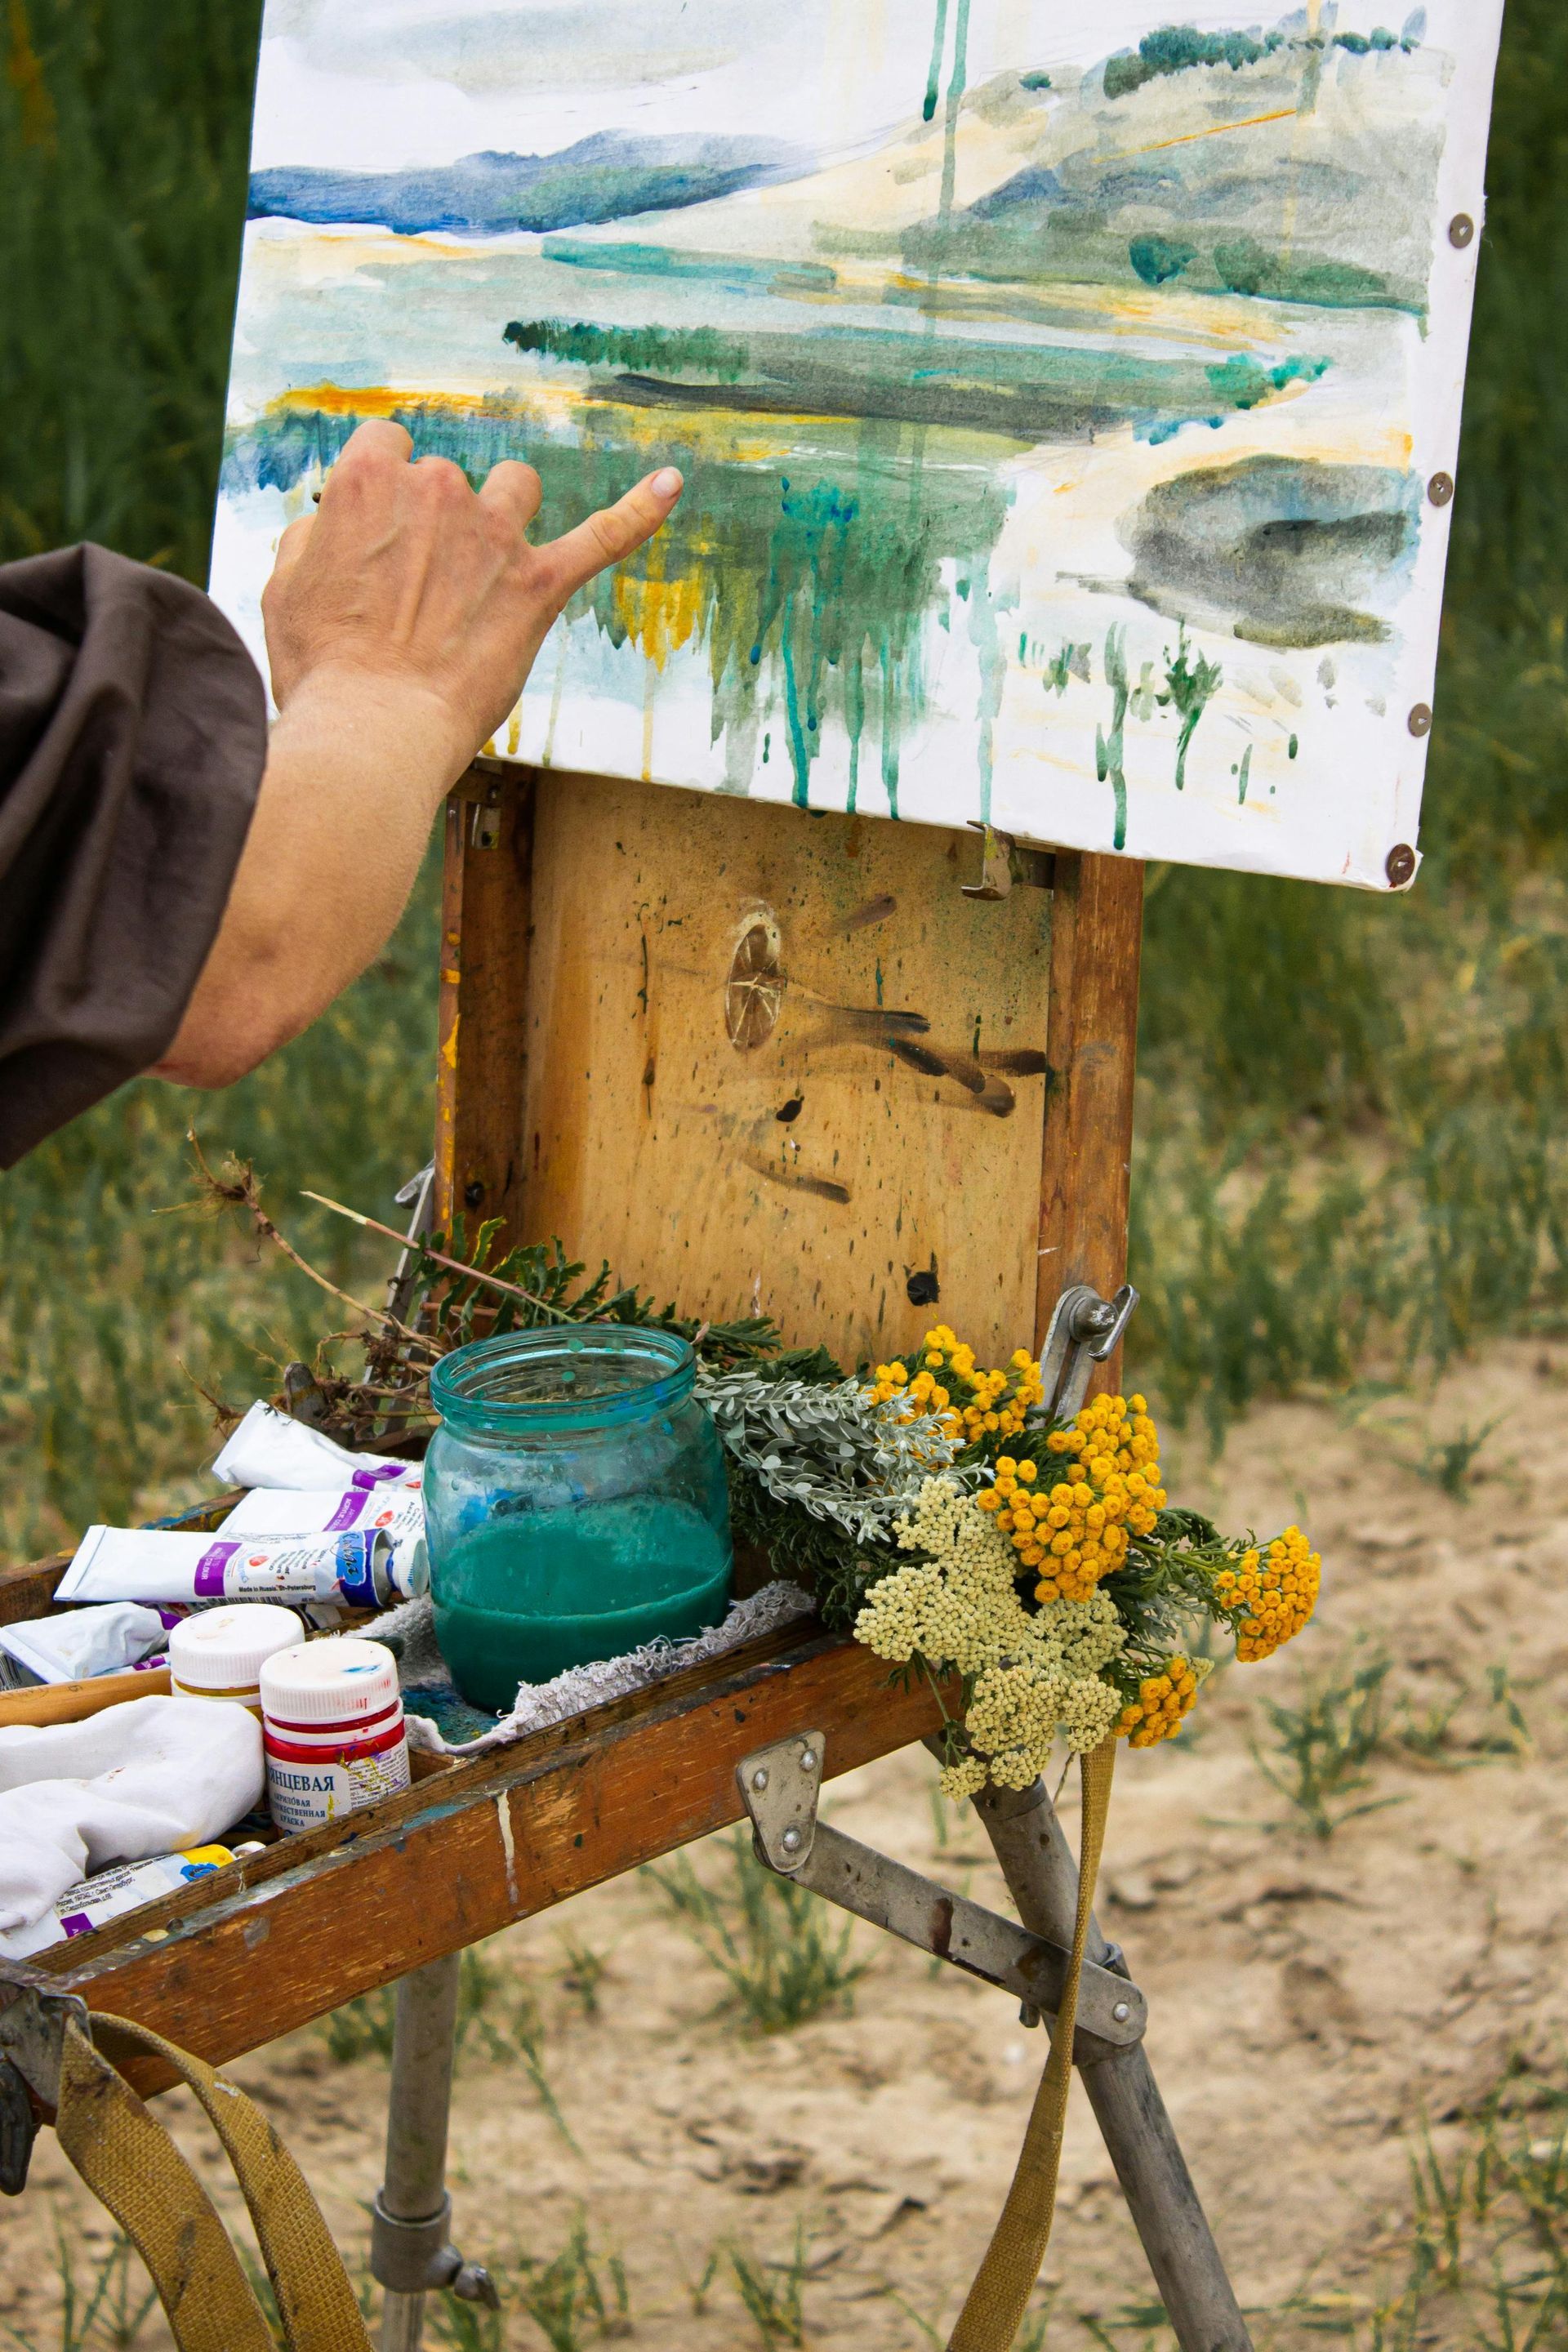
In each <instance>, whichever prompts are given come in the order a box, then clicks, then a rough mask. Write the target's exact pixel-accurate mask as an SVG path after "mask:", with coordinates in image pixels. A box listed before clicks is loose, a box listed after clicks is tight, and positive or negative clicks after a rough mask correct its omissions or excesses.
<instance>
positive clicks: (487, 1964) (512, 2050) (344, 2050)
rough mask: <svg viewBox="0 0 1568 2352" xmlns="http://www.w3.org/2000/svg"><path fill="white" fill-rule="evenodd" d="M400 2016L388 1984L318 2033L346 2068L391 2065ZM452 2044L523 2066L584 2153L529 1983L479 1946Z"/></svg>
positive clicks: (468, 1959) (466, 1969) (464, 1979)
mask: <svg viewBox="0 0 1568 2352" xmlns="http://www.w3.org/2000/svg"><path fill="white" fill-rule="evenodd" d="M498 2012H500V2015H499V2021H498ZM395 2016H396V1990H395V1987H394V1986H392V1985H383V1986H382V1987H381V1988H380V1989H379V1990H377V1991H375V1992H366V1993H360V1994H357V1995H356V1996H355V1998H354V1999H353V2000H350V2001H345V2002H344V2004H343V2006H342V2008H341V2009H335V2010H333V2011H331V2014H330V2015H329V2016H327V2017H323V2018H321V2020H319V2021H318V2022H317V2025H316V2027H315V2029H314V2031H315V2032H317V2034H318V2035H319V2036H320V2038H321V2041H322V2042H324V2043H325V2044H326V2048H327V2053H328V2055H329V2056H330V2057H331V2058H332V2059H334V2060H335V2061H336V2062H337V2063H338V2064H339V2065H343V2066H349V2065H353V2064H354V2063H356V2062H357V2061H358V2060H359V2059H362V2058H371V2057H374V2058H384V2059H388V2060H390V2058H391V2056H392V2042H393V2032H394V2026H395ZM453 2044H454V2048H455V2049H456V2052H457V2054H458V2060H459V2061H460V2060H461V2058H462V2056H463V2053H464V2051H465V2048H476V2047H477V2048H479V2049H481V2050H482V2051H483V2052H484V2053H485V2055H486V2056H487V2057H489V2058H491V2059H498V2060H500V2061H501V2062H503V2063H506V2064H509V2065H515V2066H521V2068H522V2071H523V2073H524V2074H526V2075H527V2077H528V2080H529V2082H530V2084H531V2086H532V2089H533V2094H534V2096H535V2098H536V2099H537V2100H538V2102H539V2104H540V2105H541V2106H542V2109H543V2110H544V2113H545V2115H546V2116H548V2118H549V2120H550V2122H551V2124H552V2126H553V2127H554V2129H555V2130H556V2131H557V2132H558V2133H559V2134H560V2136H561V2137H562V2138H563V2140H564V2141H565V2143H566V2145H567V2147H569V2148H571V2149H572V2150H573V2151H574V2153H576V2154H580V2153H581V2151H580V2150H579V2149H578V2147H577V2143H576V2141H575V2139H574V2137H573V2136H572V2128H571V2126H570V2125H569V2124H568V2123H567V2121H566V2118H565V2116H564V2115H563V2113H562V2110H561V2103H560V2101H559V2099H558V2098H557V2097H556V2095H555V2089H554V2085H553V2084H552V2082H551V2080H550V2076H549V2074H548V2073H547V2072H546V2070H545V2064H544V2020H543V2018H542V2015H541V2013H540V2008H539V2003H538V2001H537V2000H536V1999H535V1998H534V1995H533V1993H532V1991H531V1989H530V1988H529V1987H528V1986H527V1985H524V1984H520V1983H519V1982H518V1980H517V1979H515V1978H514V1977H513V1976H512V1975H511V1974H510V1971H509V1970H508V1969H504V1968H502V1967H500V1965H499V1964H498V1963H497V1962H496V1961H494V1960H492V1959H489V1958H486V1956H485V1951H484V1947H483V1946H482V1945H479V1944H470V1945H469V1946H468V1948H467V1949H466V1950H465V1951H464V1953H463V1956H462V1959H461V1961H460V1963H459V1969H458V2018H457V2030H456V2032H455V2034H454V2037H453Z"/></svg>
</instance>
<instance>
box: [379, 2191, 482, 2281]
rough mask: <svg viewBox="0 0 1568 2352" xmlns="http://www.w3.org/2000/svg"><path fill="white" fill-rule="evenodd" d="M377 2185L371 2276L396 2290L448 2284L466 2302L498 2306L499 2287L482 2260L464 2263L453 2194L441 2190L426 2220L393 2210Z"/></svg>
mask: <svg viewBox="0 0 1568 2352" xmlns="http://www.w3.org/2000/svg"><path fill="white" fill-rule="evenodd" d="M381 2196H382V2192H381V2190H380V2189H377V2190H376V2193H375V2199H374V2203H373V2204H372V2206H371V2209H370V2271H371V2276H372V2277H373V2278H374V2279H375V2280H376V2281H377V2282H378V2284H380V2285H382V2286H384V2287H385V2288H386V2289H387V2290H388V2291H389V2293H391V2294H432V2293H434V2292H435V2291H437V2290H438V2289H443V2288H444V2289H445V2291H446V2292H447V2294H455V2295H457V2296H458V2300H459V2301H460V2302H463V2303H482V2304H484V2305H486V2307H487V2308H488V2309H489V2310H490V2311H499V2310H500V2289H499V2288H498V2287H497V2285H496V2283H495V2281H494V2279H493V2278H492V2277H491V2276H490V2274H489V2271H488V2270H486V2269H485V2267H484V2265H483V2264H482V2263H466V2262H465V2261H464V2260H463V2257H462V2255H461V2254H460V2253H459V2252H458V2249H457V2247H456V2246H454V2245H453V2243H452V2242H451V2239H450V2237H449V2236H448V2234H447V2233H448V2231H450V2229H451V2225H452V2200H451V2199H450V2197H448V2196H445V2195H443V2197H442V2199H441V2203H440V2207H439V2209H438V2210H437V2211H436V2212H434V2213H432V2214H431V2215H430V2216H429V2217H428V2219H427V2220H426V2221H401V2220H400V2219H399V2218H398V2216H397V2215H396V2214H395V2213H389V2212H388V2211H387V2210H386V2208H385V2206H384V2204H383V2203H382V2201H381Z"/></svg>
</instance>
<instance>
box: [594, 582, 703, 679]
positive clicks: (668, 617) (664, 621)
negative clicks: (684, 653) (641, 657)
mask: <svg viewBox="0 0 1568 2352" xmlns="http://www.w3.org/2000/svg"><path fill="white" fill-rule="evenodd" d="M613 593H614V597H615V605H616V618H617V619H618V620H619V621H620V623H621V624H622V625H623V627H624V628H625V630H626V635H628V636H629V637H631V638H632V639H633V640H634V642H635V643H636V644H637V645H638V646H641V648H642V650H643V652H644V653H645V654H646V655H647V658H648V661H649V663H650V665H651V666H652V667H653V668H655V669H658V670H661V669H663V668H664V667H665V666H666V664H667V663H668V660H669V656H670V655H671V654H672V653H679V651H680V649H681V647H682V646H685V645H689V643H690V641H691V639H692V637H693V636H695V635H696V633H697V625H698V622H699V621H700V619H701V617H702V583H701V581H700V579H699V578H698V577H697V575H696V574H695V573H689V574H687V575H685V576H684V577H682V578H680V579H679V580H638V579H637V578H636V577H635V576H634V575H633V574H632V573H630V572H626V571H621V572H616V576H615V585H614V590H613Z"/></svg>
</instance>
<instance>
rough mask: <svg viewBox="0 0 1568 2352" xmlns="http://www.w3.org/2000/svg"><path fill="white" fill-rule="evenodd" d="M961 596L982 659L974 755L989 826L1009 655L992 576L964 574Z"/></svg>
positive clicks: (983, 812) (982, 816) (982, 817)
mask: <svg viewBox="0 0 1568 2352" xmlns="http://www.w3.org/2000/svg"><path fill="white" fill-rule="evenodd" d="M958 593H959V594H960V596H961V597H963V599H964V601H965V602H966V603H967V604H968V606H969V641H970V643H971V645H972V646H973V647H974V650H975V652H976V653H977V654H978V655H979V656H980V702H979V708H978V709H977V711H976V713H975V716H976V718H977V719H979V722H980V728H979V736H978V740H977V742H976V746H975V754H976V759H977V761H978V764H979V769H980V822H981V824H990V822H991V782H992V773H993V765H994V748H995V727H996V719H997V717H998V715H999V714H1000V711H1001V709H1002V692H1003V688H1004V687H1005V685H1006V682H1007V656H1006V655H1005V653H1004V651H1003V649H1002V633H1001V631H1000V629H999V628H998V627H997V625H996V607H995V604H994V601H993V598H992V594H991V581H990V576H989V573H988V572H984V571H982V572H966V573H964V574H963V576H962V577H961V578H960V580H959V582H958Z"/></svg>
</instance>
